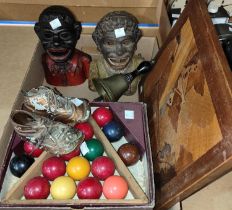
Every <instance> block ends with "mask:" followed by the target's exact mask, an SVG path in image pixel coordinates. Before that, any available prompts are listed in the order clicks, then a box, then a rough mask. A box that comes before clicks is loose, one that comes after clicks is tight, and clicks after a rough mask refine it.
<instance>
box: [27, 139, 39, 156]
mask: <svg viewBox="0 0 232 210" xmlns="http://www.w3.org/2000/svg"><path fill="white" fill-rule="evenodd" d="M23 149H24V151H25V153H26V154H28V155H30V156H32V157H39V156H40V155H41V154H42V152H43V150H42V149H39V148H38V147H36V146H35V145H34V144H32V143H30V142H28V141H25V142H24V144H23Z"/></svg>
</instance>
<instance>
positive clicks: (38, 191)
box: [24, 176, 50, 199]
mask: <svg viewBox="0 0 232 210" xmlns="http://www.w3.org/2000/svg"><path fill="white" fill-rule="evenodd" d="M49 194H50V184H49V181H48V180H47V179H46V178H45V177H41V176H37V177H34V178H32V179H30V180H29V181H28V182H27V184H26V186H25V187H24V196H25V198H26V199H46V198H47V197H48V196H49Z"/></svg>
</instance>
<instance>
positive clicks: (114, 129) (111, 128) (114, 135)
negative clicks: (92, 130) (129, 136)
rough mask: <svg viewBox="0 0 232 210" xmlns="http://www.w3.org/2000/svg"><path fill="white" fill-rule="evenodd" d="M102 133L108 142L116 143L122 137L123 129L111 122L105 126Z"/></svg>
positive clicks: (116, 123) (117, 123)
mask: <svg viewBox="0 0 232 210" xmlns="http://www.w3.org/2000/svg"><path fill="white" fill-rule="evenodd" d="M102 131H103V133H104V134H105V135H106V137H107V138H108V140H109V141H110V142H116V141H118V140H120V139H121V138H122V136H123V135H124V129H123V127H122V125H121V124H120V123H119V122H116V121H111V122H109V123H108V124H106V125H105V126H104V127H103V129H102Z"/></svg>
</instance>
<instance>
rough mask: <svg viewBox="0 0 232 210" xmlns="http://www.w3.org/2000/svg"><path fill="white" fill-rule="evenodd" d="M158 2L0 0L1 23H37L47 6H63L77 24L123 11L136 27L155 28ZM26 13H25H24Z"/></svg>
mask: <svg viewBox="0 0 232 210" xmlns="http://www.w3.org/2000/svg"><path fill="white" fill-rule="evenodd" d="M162 4H163V1H161V0H146V1H142V0H136V1H132V0H129V1H123V0H120V1H113V0H107V1H103V0H102V1H101V0H94V1H84V0H81V1H78V2H77V1H75V0H68V1H63V0H58V1H55V0H48V1H44V0H36V1H29V0H23V1H22V0H11V1H6V0H0V19H1V20H21V21H37V19H38V17H39V15H40V13H41V12H42V10H44V9H45V8H46V7H48V6H51V5H63V6H65V7H67V8H69V9H70V10H71V11H72V13H73V14H74V16H76V18H77V20H79V21H81V22H91V23H92V22H94V23H96V22H98V21H99V20H100V18H101V17H103V16H104V15H105V14H107V13H108V12H109V11H116V10H119V11H120V10H125V11H127V12H130V13H131V14H133V15H135V16H136V17H137V18H138V20H139V22H140V23H149V24H159V23H160V19H159V18H160V17H159V16H158V15H159V14H160V12H159V11H160V10H161V6H162ZM25 11H27V12H25Z"/></svg>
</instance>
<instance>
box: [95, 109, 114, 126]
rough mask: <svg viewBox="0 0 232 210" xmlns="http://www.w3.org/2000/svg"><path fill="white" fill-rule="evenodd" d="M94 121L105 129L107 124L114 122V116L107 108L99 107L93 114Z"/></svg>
mask: <svg viewBox="0 0 232 210" xmlns="http://www.w3.org/2000/svg"><path fill="white" fill-rule="evenodd" d="M92 116H93V119H94V120H95V121H96V123H97V124H98V125H99V126H100V127H103V126H104V125H106V124H107V123H109V122H110V121H111V120H113V114H112V112H111V111H110V110H109V109H107V108H105V107H99V108H97V109H96V110H95V111H94V112H93V114H92Z"/></svg>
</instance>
